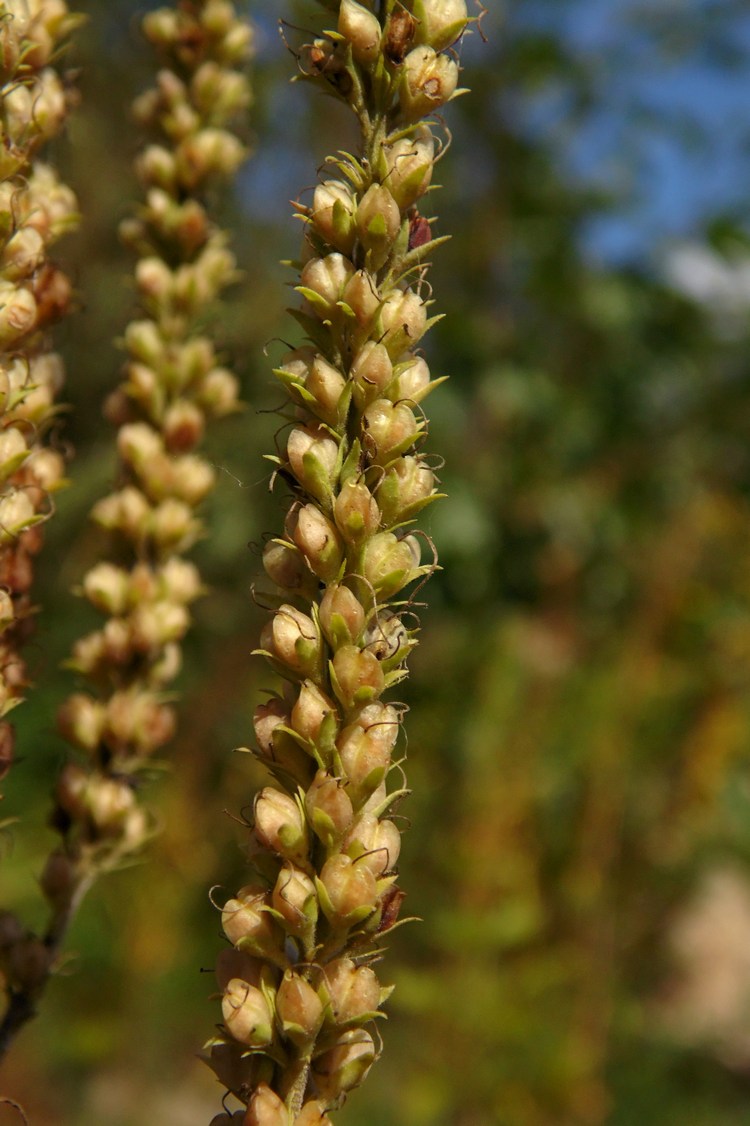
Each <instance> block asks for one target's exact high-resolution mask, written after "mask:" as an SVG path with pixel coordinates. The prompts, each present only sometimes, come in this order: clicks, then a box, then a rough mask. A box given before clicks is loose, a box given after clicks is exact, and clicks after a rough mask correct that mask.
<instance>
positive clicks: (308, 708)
mask: <svg viewBox="0 0 750 1126" xmlns="http://www.w3.org/2000/svg"><path fill="white" fill-rule="evenodd" d="M329 717H331V720H329ZM326 721H328V722H329V725H330V727H331V731H332V732H334V731H335V730H336V727H337V713H336V705H335V704H334V703H333V701H332V700H329V699H328V697H327V696H326V695H325V693H323V692H321V690H320V689H319V688H318V686H317V685H316V684H314V683H313V681H311V680H306V681H304V683H303V684H302V687H301V688H300V691H299V695H298V697H297V699H296V701H295V703H294V706H293V708H292V714H291V725H292V727H293V728H294V730H295V731H296V732H297V733H298V734H300V735H302V736H303V737H304V738H305V739H309V740H310V742H311V743H317V742H318V740H319V739H320V737H321V729H322V728H323V725H324V724H325V723H326Z"/></svg>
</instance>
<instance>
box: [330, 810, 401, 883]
mask: <svg viewBox="0 0 750 1126" xmlns="http://www.w3.org/2000/svg"><path fill="white" fill-rule="evenodd" d="M343 844H344V847H345V848H346V850H347V853H348V854H349V856H351V857H352V859H355V860H357V862H358V863H359V864H366V865H367V867H368V868H369V869H370V871H371V872H372V874H373V876H375V878H376V879H380V877H381V876H384V875H385V873H386V872H390V871H391V870H392V869H393V868H395V866H396V863H397V861H398V858H399V854H400V852H401V834H400V833H399V831H398V827H397V826H396V825H395V824H394V823H393V821H388V820H387V819H383V820H378V818H377V817H376V816H375V815H374V814H372V813H366V812H362V813H360V814H359V816H358V818H357V820H356V822H355V823H354V825H352V827H351V829H350V830H349V832H348V833H347V835H346V837H345V838H344V842H343Z"/></svg>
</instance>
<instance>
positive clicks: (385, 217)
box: [357, 184, 401, 250]
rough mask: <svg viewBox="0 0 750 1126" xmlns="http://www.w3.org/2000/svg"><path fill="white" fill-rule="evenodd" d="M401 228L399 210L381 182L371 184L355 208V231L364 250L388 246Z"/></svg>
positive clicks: (380, 248)
mask: <svg viewBox="0 0 750 1126" xmlns="http://www.w3.org/2000/svg"><path fill="white" fill-rule="evenodd" d="M400 230H401V211H400V210H399V206H398V204H397V203H396V201H395V199H394V198H393V196H392V195H391V193H390V192H389V191H388V188H386V187H383V185H382V184H371V185H370V187H369V188H368V189H367V191H366V192H365V194H364V195H363V196H362V199H361V200H360V201H359V207H358V208H357V232H358V234H359V238H360V242H361V243H362V245H363V246H364V247H365V249H366V250H382V249H383V248H384V247H385V248H386V249H388V248H390V246H391V245H392V243H394V242H395V240H396V236H397V235H398V233H399V231H400Z"/></svg>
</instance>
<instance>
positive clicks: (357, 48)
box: [338, 0, 380, 67]
mask: <svg viewBox="0 0 750 1126" xmlns="http://www.w3.org/2000/svg"><path fill="white" fill-rule="evenodd" d="M338 30H339V34H340V35H343V36H344V38H345V39H347V40H348V41H349V43H350V44H351V48H352V54H353V56H354V58H355V59H356V60H357V62H358V63H359V64H360V66H365V67H366V66H370V65H371V64H372V63H373V62H374V61H375V59H376V58H377V57H378V52H379V50H380V24H379V23H378V20H377V19H376V17H375V16H374V15H373V14H372V12H369V11H368V10H367V8H365V7H364V6H363V5H362V4H358V3H357V0H341V7H340V8H339V24H338Z"/></svg>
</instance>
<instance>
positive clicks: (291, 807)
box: [255, 786, 307, 863]
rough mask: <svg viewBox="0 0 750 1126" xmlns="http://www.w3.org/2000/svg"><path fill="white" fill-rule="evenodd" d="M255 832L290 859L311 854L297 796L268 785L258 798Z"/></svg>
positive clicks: (280, 854)
mask: <svg viewBox="0 0 750 1126" xmlns="http://www.w3.org/2000/svg"><path fill="white" fill-rule="evenodd" d="M255 835H256V837H257V838H258V840H259V841H260V842H261V844H263V845H265V847H266V848H270V849H271V850H272V852H275V853H277V854H278V855H279V856H283V857H284V858H285V859H286V860H296V861H297V862H298V863H302V862H304V860H305V859H306V858H307V827H306V825H305V822H304V818H303V816H302V811H301V810H300V808H299V806H298V805H297V803H296V801H295V800H294V799H293V798H290V797H289V796H288V794H283V793H281V791H280V790H274V789H272V788H271V787H270V786H266V787H265V789H263V790H261V791H260V793H259V794H258V795H257V797H256V799H255Z"/></svg>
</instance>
